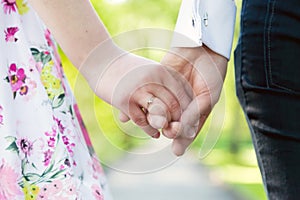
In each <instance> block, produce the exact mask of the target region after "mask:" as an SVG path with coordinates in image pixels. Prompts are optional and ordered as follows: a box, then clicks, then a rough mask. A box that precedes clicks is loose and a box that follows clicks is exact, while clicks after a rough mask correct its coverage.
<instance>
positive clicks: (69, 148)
mask: <svg viewBox="0 0 300 200" xmlns="http://www.w3.org/2000/svg"><path fill="white" fill-rule="evenodd" d="M74 147H75V144H74V143H72V144H70V145H67V149H68V152H69V153H70V155H71V156H72V157H73V155H74V151H73V148H74Z"/></svg>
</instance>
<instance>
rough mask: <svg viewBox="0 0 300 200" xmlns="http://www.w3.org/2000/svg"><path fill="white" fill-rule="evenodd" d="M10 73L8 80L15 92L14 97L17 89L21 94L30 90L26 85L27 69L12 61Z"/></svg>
mask: <svg viewBox="0 0 300 200" xmlns="http://www.w3.org/2000/svg"><path fill="white" fill-rule="evenodd" d="M8 73H9V75H8V76H7V77H6V80H7V81H8V82H9V83H10V85H11V88H12V91H13V93H14V98H15V97H16V93H17V91H19V93H20V95H25V94H27V92H28V86H27V85H25V79H26V75H25V71H24V69H23V68H19V69H18V68H17V66H16V64H15V63H12V64H11V65H10V67H9V71H8Z"/></svg>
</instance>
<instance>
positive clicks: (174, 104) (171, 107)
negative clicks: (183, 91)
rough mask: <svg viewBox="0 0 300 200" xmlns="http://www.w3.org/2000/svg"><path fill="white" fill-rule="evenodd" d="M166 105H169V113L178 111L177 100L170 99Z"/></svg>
mask: <svg viewBox="0 0 300 200" xmlns="http://www.w3.org/2000/svg"><path fill="white" fill-rule="evenodd" d="M168 107H169V110H170V112H171V113H174V112H178V111H180V106H179V103H178V102H177V101H175V100H173V101H171V102H170V103H169V104H168Z"/></svg>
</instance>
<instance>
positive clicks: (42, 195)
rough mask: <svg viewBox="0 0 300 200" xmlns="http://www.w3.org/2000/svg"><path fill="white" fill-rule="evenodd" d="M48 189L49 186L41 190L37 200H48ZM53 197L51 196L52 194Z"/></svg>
mask: <svg viewBox="0 0 300 200" xmlns="http://www.w3.org/2000/svg"><path fill="white" fill-rule="evenodd" d="M48 195H49V193H48V187H47V185H46V186H44V187H43V188H41V189H40V191H39V194H38V197H37V200H46V199H49V197H48ZM50 195H51V194H50Z"/></svg>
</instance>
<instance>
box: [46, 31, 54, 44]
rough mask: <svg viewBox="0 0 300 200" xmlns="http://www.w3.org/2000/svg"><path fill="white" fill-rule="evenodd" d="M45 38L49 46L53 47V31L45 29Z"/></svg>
mask: <svg viewBox="0 0 300 200" xmlns="http://www.w3.org/2000/svg"><path fill="white" fill-rule="evenodd" d="M45 38H46V40H47V44H48V46H50V47H52V45H53V42H52V39H51V33H50V31H49V29H46V30H45Z"/></svg>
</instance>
